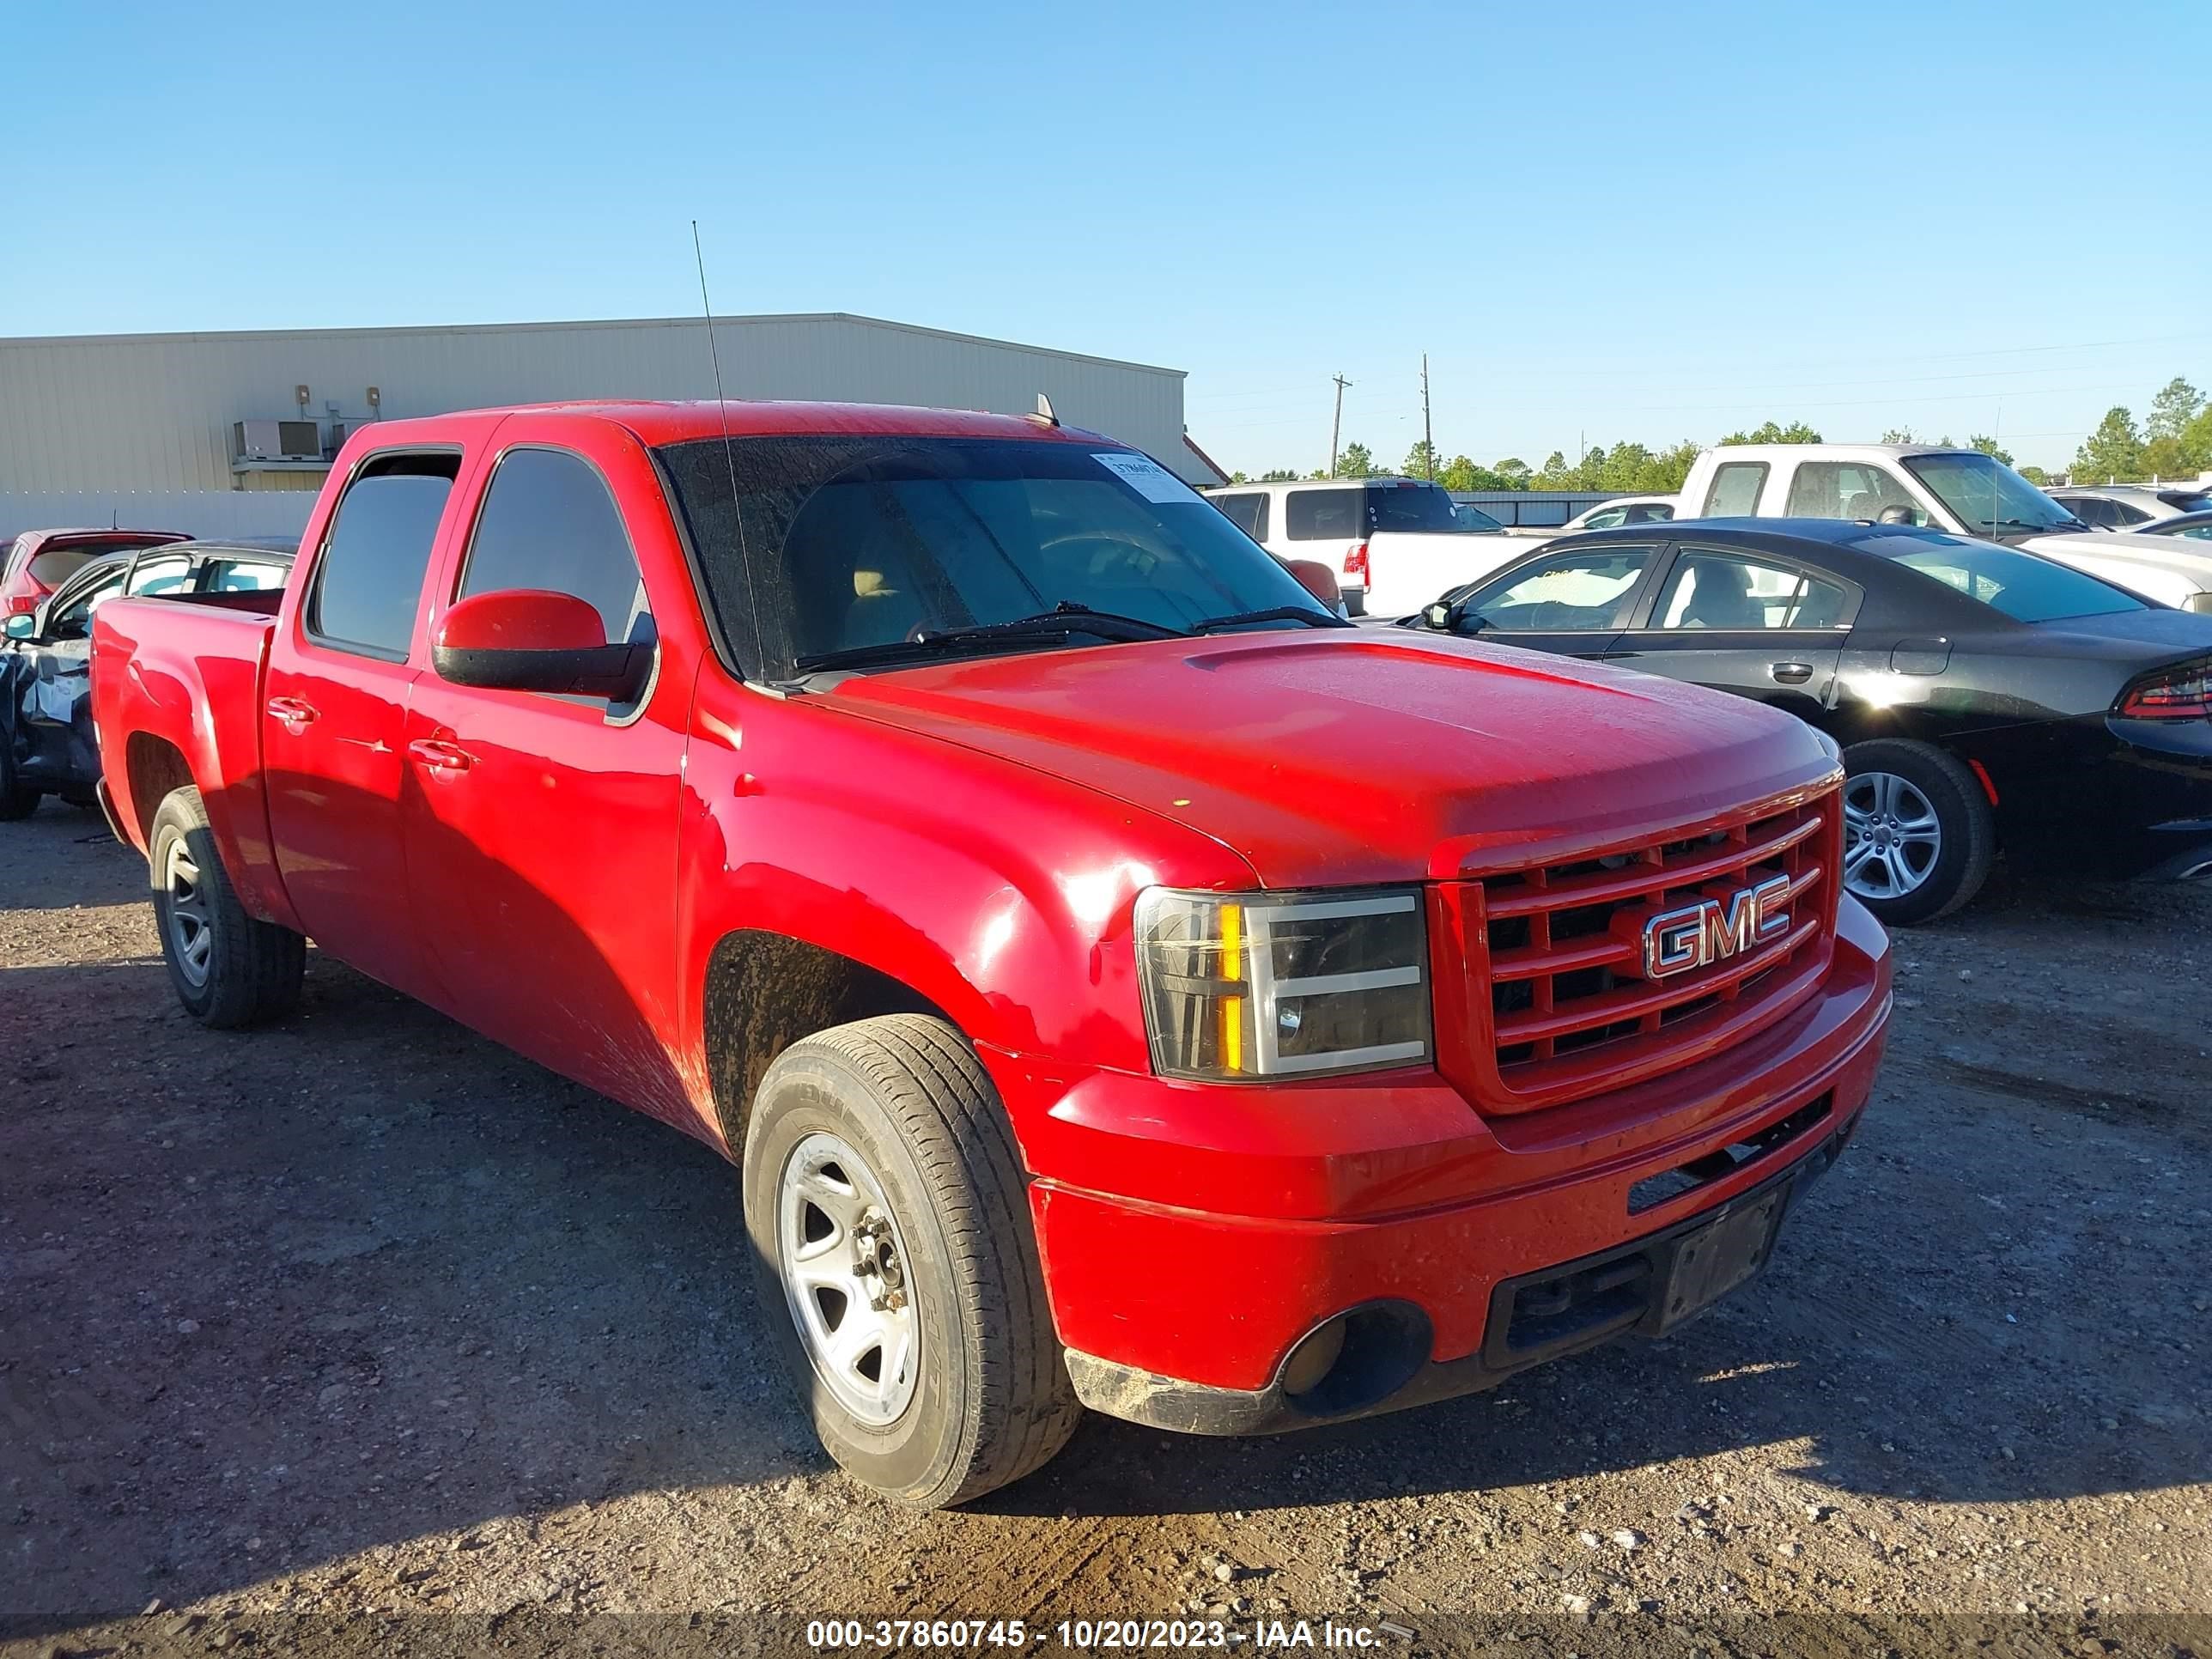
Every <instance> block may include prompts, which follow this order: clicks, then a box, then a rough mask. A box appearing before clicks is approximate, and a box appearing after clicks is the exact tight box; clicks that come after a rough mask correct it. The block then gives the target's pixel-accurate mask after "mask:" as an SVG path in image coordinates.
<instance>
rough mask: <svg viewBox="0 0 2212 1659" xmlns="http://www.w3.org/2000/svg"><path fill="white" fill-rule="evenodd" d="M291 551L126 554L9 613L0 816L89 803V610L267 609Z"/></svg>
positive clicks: (0, 647) (287, 546) (93, 757)
mask: <svg viewBox="0 0 2212 1659" xmlns="http://www.w3.org/2000/svg"><path fill="white" fill-rule="evenodd" d="M295 546H296V544H295V543H292V542H289V541H267V542H263V541H252V542H170V543H166V544H160V545H155V546H145V547H131V548H126V549H123V550H118V551H113V552H110V553H106V554H104V555H102V556H100V557H98V558H95V559H93V560H91V561H89V562H87V563H86V564H84V565H83V566H82V567H81V568H79V569H78V570H77V571H76V573H75V574H72V575H70V576H69V577H67V578H66V579H64V581H63V582H62V584H61V586H59V587H58V588H56V589H55V590H54V592H52V594H50V595H49V596H48V597H47V598H46V599H45V600H44V601H42V602H41V603H40V605H39V606H38V608H37V609H36V610H34V611H21V612H18V613H16V614H15V615H14V616H11V617H9V618H8V620H7V623H6V625H5V639H4V641H0V819H13V818H21V817H28V816H29V815H30V814H31V813H32V812H33V811H35V810H37V807H38V805H39V802H40V799H43V798H44V797H46V796H47V795H56V796H59V797H60V798H61V799H64V800H69V801H74V802H76V803H77V804H79V805H91V804H92V801H93V797H94V789H95V787H97V786H98V784H99V782H100V743H99V738H98V737H97V736H96V734H95V733H94V730H93V724H92V690H91V654H92V617H93V612H94V611H97V610H98V609H99V608H100V606H101V605H104V604H106V602H107V601H108V600H109V599H114V598H115V597H117V596H118V594H130V595H132V596H134V597H146V598H155V597H159V596H162V595H167V596H170V597H173V598H180V599H204V600H207V601H210V602H211V603H216V604H222V605H228V606H231V607H234V608H242V609H246V610H254V609H258V608H264V607H268V606H272V605H274V604H275V602H276V594H277V592H279V591H281V590H282V589H283V586H284V580H285V578H286V577H287V576H288V575H289V574H290V573H291V568H292V554H293V550H294V548H295ZM256 595H261V596H264V597H261V598H256V597H255V596H256Z"/></svg>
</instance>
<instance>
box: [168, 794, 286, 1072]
mask: <svg viewBox="0 0 2212 1659" xmlns="http://www.w3.org/2000/svg"><path fill="white" fill-rule="evenodd" d="M146 849H147V858H148V863H149V869H150V871H151V872H152V875H153V884H154V922H155V927H156V928H157V929H158V930H159V931H160V933H161V960H162V961H163V962H164V963H167V965H168V969H169V983H170V984H171V985H172V986H173V987H175V990H176V993H177V1000H178V1001H179V1002H181V1003H183V1004H184V1005H185V1012H186V1013H188V1014H190V1015H191V1017H192V1018H194V1019H197V1020H198V1021H199V1022H200V1024H203V1025H211V1026H214V1027H216V1028H217V1029H218V1030H230V1029H233V1028H234V1027H237V1026H241V1025H256V1024H260V1023H262V1022H263V1021H264V1020H270V1019H276V1018H280V1017H281V1016H283V1015H284V1014H288V1013H289V1012H291V1011H292V1010H293V1008H294V1007H295V1006H297V1005H298V1003H299V1000H300V981H301V976H302V975H304V974H305V972H306V970H307V940H306V939H302V938H301V936H300V935H299V934H297V933H294V932H292V931H291V930H290V929H289V928H288V927H277V926H276V924H275V923H274V922H268V921H257V920H256V919H255V918H253V917H252V916H250V915H247V914H246V907H245V906H244V905H242V904H240V902H238V895H237V893H236V892H235V891H234V890H233V889H232V887H231V884H230V875H229V872H228V871H226V870H225V869H224V868H223V867H222V854H221V853H219V852H218V851H217V850H216V843H215V836H214V833H213V832H212V831H211V830H210V829H209V828H208V817H207V807H206V805H204V803H203V802H202V801H201V799H200V792H199V791H198V790H197V789H195V788H192V787H191V786H189V785H187V786H186V787H184V788H182V789H177V790H173V791H171V792H170V794H169V796H168V798H167V799H166V800H164V801H163V802H162V803H161V806H160V808H159V809H158V810H157V811H155V814H154V823H153V827H152V829H151V830H150V831H149V834H148V835H147V837H146ZM179 849H180V850H181V853H182V855H183V857H184V858H185V860H188V862H189V863H190V865H191V867H192V869H193V872H194V873H195V876H196V880H194V881H193V882H192V883H191V884H189V885H190V888H191V891H192V893H193V894H194V895H195V897H194V898H193V899H191V900H189V901H182V900H180V899H179V895H178V893H177V892H175V891H173V890H172V883H171V879H170V874H171V867H172V866H171V860H172V857H173V854H175V853H176V852H178V851H179ZM185 913H188V914H189V915H191V917H193V918H194V925H193V926H192V927H185V926H184V925H183V924H182V923H181V922H180V920H179V918H180V915H181V914H185ZM202 930H204V933H205V940H206V942H205V945H204V949H201V950H198V951H197V953H196V954H195V953H194V952H193V951H191V950H190V949H189V948H188V947H187V946H186V945H185V943H184V942H183V941H184V939H185V935H186V934H187V933H190V934H191V937H192V938H193V939H198V938H199V936H200V932H201V931H202Z"/></svg>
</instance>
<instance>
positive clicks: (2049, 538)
mask: <svg viewBox="0 0 2212 1659" xmlns="http://www.w3.org/2000/svg"><path fill="white" fill-rule="evenodd" d="M1678 499H1679V501H1680V506H1679V507H1678V508H1677V512H1676V516H1677V517H1679V518H1686V519H1753V518H1756V519H1784V518H1787V519H1864V520H1869V522H1873V523H1887V524H1911V525H1922V526H1928V525H1933V526H1936V528H1937V529H1939V530H1948V531H1950V532H1953V533H1954V534H1957V535H1963V536H1978V537H1980V538H1983V539H1984V540H1987V541H1996V542H2005V543H2008V544H2011V545H2014V546H2017V547H2025V548H2026V549H2027V550H2028V551H2029V552H2031V553H2040V554H2042V555H2043V556H2045V558H2050V559H2056V560H2057V561H2058V562H2060V563H2062V564H2070V565H2072V566H2074V567H2075V568H2076V569H2079V570H2086V571H2087V572H2088V573H2089V574H2092V575H2093V576H2101V577H2103V578H2104V579H2105V580H2106V581H2109V582H2112V583H2115V584H2117V585H2118V586H2121V587H2124V588H2127V589H2129V590H2130V592H2136V593H2140V594H2142V595H2143V596H2144V597H2145V598H2147V599H2157V600H2159V601H2160V602H2161V603H2163V604H2166V605H2174V606H2177V607H2179V609H2181V610H2184V611H2212V550H2207V549H2206V548H2205V546H2204V545H2203V544H2202V543H2193V542H2190V541H2187V540H2185V539H2183V538H2179V537H2174V536H2148V535H2144V534H2142V533H2141V532H2127V533H2121V532H2115V531H2102V530H2092V529H2091V528H2089V526H2087V525H2085V524H2083V523H2082V522H2081V520H2079V519H2077V518H2075V516H2074V515H2073V514H2072V513H2069V512H2068V511H2067V510H2066V508H2065V507H2063V506H2062V505H2060V504H2059V503H2058V502H2057V501H2053V500H2051V497H2050V496H2048V495H2045V494H2044V493H2043V492H2042V491H2041V490H2039V489H2037V488H2036V487H2035V486H2034V485H2033V484H2032V483H2028V481H2027V479H2025V478H2023V477H2021V476H2020V474H2019V473H2017V472H2015V471H2013V470H2012V469H2011V468H2010V467H2008V466H2007V465H2005V464H2004V463H2003V462H2002V461H2000V460H1997V459H1994V458H1992V457H1990V456H1988V455H1984V454H1983V453H1981V452H1980V451H1978V450H1973V449H1953V448H1947V447H1944V446H1942V445H1940V444H1731V445H1729V446H1727V447H1723V448H1719V449H1709V450H1707V451H1705V453H1704V454H1702V455H1700V456H1699V457H1698V459H1697V460H1696V462H1695V463H1693V464H1692V466H1691V468H1690V476H1689V477H1687V478H1686V479H1685V480H1683V483H1682V493H1681V495H1680V497H1679V498H1678Z"/></svg>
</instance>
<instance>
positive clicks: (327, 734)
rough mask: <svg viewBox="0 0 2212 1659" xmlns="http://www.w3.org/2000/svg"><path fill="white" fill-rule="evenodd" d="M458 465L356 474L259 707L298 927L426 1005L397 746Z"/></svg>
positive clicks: (273, 659)
mask: <svg viewBox="0 0 2212 1659" xmlns="http://www.w3.org/2000/svg"><path fill="white" fill-rule="evenodd" d="M459 465H460V454H459V451H458V450H450V449H449V450H431V451H427V452H418V451H405V452H384V453H374V454H372V455H371V456H369V457H368V459H367V460H365V461H364V462H363V463H362V465H360V466H359V467H358V468H357V469H356V471H355V473H354V476H353V477H352V479H351V480H350V481H349V483H348V484H347V485H346V488H345V493H344V495H342V496H341V497H340V498H339V500H338V503H337V507H336V509H335V510H334V511H333V512H332V513H331V519H330V523H329V526H328V527H327V529H326V530H325V532H324V535H323V540H322V547H321V550H320V553H319V556H317V557H316V558H315V561H314V566H313V569H312V570H310V571H309V572H308V573H307V583H308V586H307V590H306V592H304V593H303V594H302V595H301V602H300V604H299V605H297V606H296V607H295V609H294V610H293V611H291V612H290V615H289V621H288V622H285V623H279V624H278V627H277V629H276V636H275V637H274V638H273V639H271V640H270V643H269V668H268V672H267V674H266V677H265V681H264V684H265V690H264V696H263V701H262V711H261V713H262V719H261V754H262V763H263V769H264V774H265V776H266V781H267V786H268V791H269V829H270V837H271V839H272V840H273V841H274V842H275V844H276V863H277V868H278V869H279V870H280V871H281V872H282V873H283V881H284V890H285V892H286V894H287V895H288V896H289V897H290V899H291V901H292V908H293V910H294V912H295V914H296V915H298V917H299V919H300V925H301V928H302V929H303V930H304V931H305V932H306V933H307V935H308V937H309V938H311V939H313V940H314V941H315V942H316V943H317V944H318V945H321V946H322V947H323V948H324V949H325V950H326V951H330V952H331V954H332V955H333V956H336V957H339V958H340V959H341V960H343V961H344V962H348V963H351V964H352V965H353V966H355V967H356V968H358V969H361V970H362V972H363V973H365V974H369V975H373V976H374V977H375V978H377V979H380V980H382V981H384V982H385V983H386V984H387V985H392V986H395V987H398V988H399V989H401V990H403V991H407V992H409V993H410V994H416V995H425V996H427V995H428V994H429V989H430V987H429V984H428V980H427V979H426V977H425V975H424V972H423V964H422V959H421V957H420V956H419V954H418V952H417V951H416V939H415V930H414V927H413V925H412V923H411V921H410V917H409V914H408V906H407V890H408V885H407V869H406V863H405V858H404V853H403V850H402V843H401V837H400V801H401V797H402V794H403V793H404V787H405V783H406V776H405V761H404V754H403V751H404V749H405V747H406V719H407V700H408V697H409V696H410V693H411V692H412V690H413V688H414V684H415V681H416V677H417V676H418V674H419V673H420V672H421V670H420V668H419V666H418V665H419V664H420V663H421V662H422V661H423V660H424V659H425V657H426V648H425V647H424V645H423V643H422V635H421V630H420V629H419V627H418V618H419V613H420V610H421V606H422V592H423V587H424V583H425V578H426V576H427V574H428V570H429V568H430V556H431V553H432V550H433V549H434V548H435V546H436V545H437V542H438V534H439V527H440V526H441V523H442V522H443V520H444V518H445V514H446V510H447V507H448V506H449V504H450V502H451V498H452V495H453V481H454V478H455V477H457V475H458V473H459ZM210 690H211V691H212V690H215V688H213V687H210ZM432 1000H435V998H433V999H432Z"/></svg>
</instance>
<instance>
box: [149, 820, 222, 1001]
mask: <svg viewBox="0 0 2212 1659" xmlns="http://www.w3.org/2000/svg"><path fill="white" fill-rule="evenodd" d="M161 887H162V890H164V891H165V892H166V893H167V895H168V911H169V919H168V920H169V945H170V948H171V950H172V951H173V952H174V953H175V955H176V958H177V971H178V972H179V973H180V974H182V975H184V976H185V980H186V981H188V982H190V983H191V984H193V985H204V984H206V983H207V976H208V958H209V957H210V956H211V955H212V954H213V953H214V951H215V929H214V927H213V926H212V925H211V924H210V920H209V916H208V898H207V889H206V887H205V886H204V884H202V882H201V880H200V867H199V866H198V865H197V864H195V863H193V862H192V854H191V848H188V847H186V846H185V838H184V837H183V836H177V837H175V838H174V839H173V840H172V841H171V842H169V851H168V854H167V857H166V858H164V859H163V860H162V863H161Z"/></svg>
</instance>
